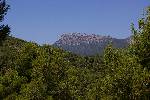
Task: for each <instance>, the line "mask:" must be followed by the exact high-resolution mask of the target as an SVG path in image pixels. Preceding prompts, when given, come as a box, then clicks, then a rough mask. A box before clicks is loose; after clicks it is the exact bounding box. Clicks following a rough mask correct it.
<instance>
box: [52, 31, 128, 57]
mask: <svg viewBox="0 0 150 100" xmlns="http://www.w3.org/2000/svg"><path fill="white" fill-rule="evenodd" d="M129 41H130V38H125V39H117V38H112V37H111V36H102V35H96V34H86V33H65V34H62V35H61V37H60V39H59V40H57V41H56V42H55V43H54V44H53V45H54V46H55V47H58V48H62V49H64V50H66V51H70V52H72V53H74V54H79V55H86V56H91V55H96V54H102V53H103V51H104V49H105V47H106V46H107V45H108V44H109V43H110V42H112V45H113V47H115V48H125V47H127V46H128V44H129Z"/></svg>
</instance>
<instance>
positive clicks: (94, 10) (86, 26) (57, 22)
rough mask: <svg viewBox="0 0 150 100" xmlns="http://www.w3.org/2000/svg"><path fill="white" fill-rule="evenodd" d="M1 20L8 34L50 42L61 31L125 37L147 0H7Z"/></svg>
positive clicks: (139, 16) (28, 39)
mask: <svg viewBox="0 0 150 100" xmlns="http://www.w3.org/2000/svg"><path fill="white" fill-rule="evenodd" d="M7 3H8V4H9V5H10V8H11V9H10V10H9V11H8V14H7V15H6V18H5V22H4V23H6V24H8V25H9V26H10V27H11V35H12V36H14V37H17V38H21V39H24V40H27V41H34V42H36V43H39V44H52V43H54V42H55V41H57V40H58V39H59V37H60V35H61V34H63V33H73V32H81V33H87V34H100V35H110V36H112V37H115V38H127V37H129V36H130V35H131V31H130V25H131V23H134V24H135V25H137V21H138V19H139V18H141V17H142V14H143V12H144V9H145V8H146V7H147V6H148V5H150V0H7Z"/></svg>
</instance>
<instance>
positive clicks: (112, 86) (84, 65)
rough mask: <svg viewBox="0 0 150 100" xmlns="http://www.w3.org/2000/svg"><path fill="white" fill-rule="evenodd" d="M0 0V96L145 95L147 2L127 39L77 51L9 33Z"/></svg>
mask: <svg viewBox="0 0 150 100" xmlns="http://www.w3.org/2000/svg"><path fill="white" fill-rule="evenodd" d="M9 8H10V7H9V5H7V4H6V2H5V0H4V1H2V0H1V3H0V22H1V26H0V100H150V7H147V9H146V11H145V13H144V15H143V18H141V19H140V20H139V21H138V23H139V25H138V28H137V29H136V28H134V24H131V32H132V36H131V43H130V44H129V46H128V47H126V48H113V47H112V44H111V42H110V43H109V45H108V46H107V47H106V48H105V51H104V54H103V55H102V56H99V55H95V56H79V55H76V54H72V53H70V52H67V51H64V50H62V49H59V48H56V47H53V46H51V45H46V44H45V45H39V44H37V43H34V42H28V41H25V40H22V39H18V38H15V37H12V36H11V32H10V28H9V26H8V25H3V23H2V21H3V20H4V17H5V15H6V13H7V10H9Z"/></svg>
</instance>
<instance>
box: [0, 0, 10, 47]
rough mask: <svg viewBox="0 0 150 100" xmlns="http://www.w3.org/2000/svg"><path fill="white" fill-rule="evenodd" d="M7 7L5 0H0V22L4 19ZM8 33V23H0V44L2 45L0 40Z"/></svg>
mask: <svg viewBox="0 0 150 100" xmlns="http://www.w3.org/2000/svg"><path fill="white" fill-rule="evenodd" d="M8 9H9V5H7V4H6V1H5V0H0V22H2V21H3V20H4V16H5V15H6V13H7V11H8ZM9 33H10V28H9V26H8V25H6V26H5V25H3V24H1V25H0V45H2V41H3V40H5V38H6V36H8V35H9Z"/></svg>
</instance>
